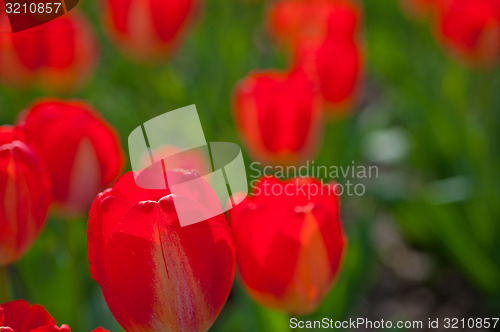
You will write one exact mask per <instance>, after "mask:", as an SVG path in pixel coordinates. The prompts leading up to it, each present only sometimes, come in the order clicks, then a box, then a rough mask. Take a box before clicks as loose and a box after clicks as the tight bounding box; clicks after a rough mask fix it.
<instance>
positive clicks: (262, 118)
mask: <svg viewBox="0 0 500 332" xmlns="http://www.w3.org/2000/svg"><path fill="white" fill-rule="evenodd" d="M316 90H317V89H316V88H315V84H314V83H313V82H312V81H311V80H310V79H308V77H307V76H306V75H305V74H304V73H302V72H299V71H297V72H294V73H293V74H287V73H282V72H278V71H271V70H268V71H261V72H252V73H250V74H249V75H248V76H247V77H245V78H244V79H243V80H241V81H240V82H239V83H238V85H237V86H236V88H235V91H234V103H233V117H234V120H235V123H236V127H237V129H238V131H239V134H240V136H241V138H242V140H243V142H244V144H245V146H246V147H247V149H248V151H249V153H250V154H251V156H252V157H253V158H254V159H256V160H258V161H261V162H264V163H266V164H275V165H289V164H298V163H301V162H303V161H305V160H307V158H310V157H313V156H314V154H315V152H316V150H317V146H318V141H319V138H320V137H321V135H322V133H323V123H322V121H321V119H322V111H321V105H320V100H319V96H318V93H317V91H316Z"/></svg>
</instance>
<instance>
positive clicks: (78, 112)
mask: <svg viewBox="0 0 500 332" xmlns="http://www.w3.org/2000/svg"><path fill="white" fill-rule="evenodd" d="M19 127H20V128H22V129H23V131H24V133H25V135H26V141H27V142H28V144H30V146H32V147H33V149H34V150H35V152H36V153H37V155H38V156H39V157H40V158H41V160H43V162H44V164H45V165H46V167H47V169H48V171H49V173H50V175H51V179H52V185H53V197H54V200H55V201H56V202H58V203H59V204H60V205H61V206H62V208H63V210H64V211H65V212H67V213H70V214H72V213H86V211H88V208H89V207H90V204H91V203H92V200H93V199H94V197H95V195H96V194H97V193H98V192H99V191H100V190H102V189H103V188H105V187H106V186H108V185H109V184H111V183H112V182H113V181H114V180H115V179H116V178H117V177H118V175H119V174H120V172H121V170H122V167H123V162H124V160H123V151H122V148H121V145H120V141H119V138H118V135H117V133H116V132H115V130H114V129H113V127H111V125H110V124H108V123H107V122H106V121H104V119H102V118H101V116H100V115H99V114H98V112H97V111H96V110H95V109H94V108H93V107H92V106H90V105H89V104H87V103H86V102H83V101H62V100H56V99H47V100H41V101H38V102H36V103H35V104H33V105H31V106H30V107H29V108H28V110H26V111H25V112H24V113H23V114H22V116H21V118H20V119H19Z"/></svg>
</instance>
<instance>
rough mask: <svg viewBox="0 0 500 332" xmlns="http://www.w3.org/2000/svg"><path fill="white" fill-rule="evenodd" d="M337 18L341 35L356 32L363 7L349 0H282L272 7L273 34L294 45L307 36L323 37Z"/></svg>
mask: <svg viewBox="0 0 500 332" xmlns="http://www.w3.org/2000/svg"><path fill="white" fill-rule="evenodd" d="M329 20H333V21H335V24H336V25H337V26H336V32H337V33H338V34H339V35H344V36H348V37H349V36H352V35H353V34H354V33H355V32H356V29H357V28H358V21H359V9H358V7H357V6H356V5H355V4H354V2H352V1H348V0H311V1H302V0H280V1H276V2H274V3H273V4H272V5H271V6H270V7H269V12H268V16H267V21H268V26H269V29H270V32H271V34H272V35H273V36H274V37H275V38H276V39H277V40H278V41H280V42H282V43H284V44H285V45H288V46H289V47H291V48H292V49H293V48H294V47H295V46H296V45H297V43H299V42H300V41H302V40H304V39H315V40H318V39H322V38H324V37H325V36H326V34H327V30H328V28H327V22H328V21H329Z"/></svg>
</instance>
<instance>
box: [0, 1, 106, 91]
mask: <svg viewBox="0 0 500 332" xmlns="http://www.w3.org/2000/svg"><path fill="white" fill-rule="evenodd" d="M0 31H2V33H0V80H2V81H4V82H5V83H6V84H9V85H16V86H31V85H37V86H40V87H42V88H44V89H48V90H50V91H59V92H68V91H72V90H74V89H76V88H78V87H79V86H81V85H82V84H83V83H84V82H85V81H86V80H87V79H88V78H89V77H90V76H91V75H92V73H93V70H94V68H95V66H96V64H97V58H98V52H97V48H98V45H97V40H96V37H95V34H94V31H93V30H92V27H91V24H90V22H89V21H88V20H87V18H86V17H85V16H83V14H80V13H78V12H74V10H73V11H72V12H71V14H66V15H64V16H62V17H59V18H57V19H55V20H52V21H50V22H48V23H45V24H42V25H39V26H37V27H34V28H31V29H28V30H25V31H21V32H16V33H12V32H10V31H11V29H10V26H9V22H8V19H7V17H6V16H5V15H2V17H1V18H0Z"/></svg>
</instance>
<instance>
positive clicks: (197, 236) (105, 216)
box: [87, 172, 235, 332]
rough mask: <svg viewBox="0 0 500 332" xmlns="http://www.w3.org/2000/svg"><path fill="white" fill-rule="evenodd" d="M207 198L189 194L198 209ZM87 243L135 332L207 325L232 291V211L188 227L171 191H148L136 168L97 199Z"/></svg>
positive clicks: (121, 317)
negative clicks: (229, 219)
mask: <svg viewBox="0 0 500 332" xmlns="http://www.w3.org/2000/svg"><path fill="white" fill-rule="evenodd" d="M185 175H188V174H184V173H179V176H185ZM201 196H203V193H199V195H198V196H196V197H194V196H193V197H185V199H186V200H192V205H193V207H195V206H197V205H198V204H199V203H198V202H197V199H199V198H200V197H201ZM193 211H195V209H194V210H193ZM198 212H199V211H198ZM87 242H88V256H89V263H90V271H91V275H92V278H93V279H94V280H95V281H97V282H98V283H99V285H100V286H101V289H102V292H103V295H104V299H105V300H106V302H107V304H108V306H109V308H110V310H111V312H112V314H113V315H114V317H115V318H116V320H117V321H118V322H119V323H120V324H121V326H122V327H123V328H124V329H125V330H127V331H129V332H134V331H206V330H208V329H209V328H210V326H211V325H212V324H213V322H214V321H215V319H216V317H217V315H218V314H219V312H220V310H221V309H222V307H223V305H224V303H225V301H226V299H227V297H228V295H229V292H230V290H231V285H232V282H233V277H234V269H235V251H234V244H233V238H232V235H231V230H230V229H229V226H228V224H227V221H226V219H225V217H224V215H223V214H222V215H219V216H217V217H214V218H212V219H209V220H206V221H203V222H200V223H197V224H193V225H189V226H186V227H180V224H179V221H178V217H177V213H176V211H175V207H174V203H173V199H172V195H170V191H169V190H153V189H142V188H140V187H138V186H137V185H136V183H135V181H134V175H133V173H132V172H129V173H126V174H125V175H123V176H122V177H121V178H120V179H119V180H118V182H117V183H116V184H115V185H114V186H113V188H111V189H108V190H106V191H104V192H103V193H101V194H99V195H98V196H97V198H96V199H95V200H94V203H93V204H92V208H91V210H90V215H89V222H88V228H87ZM124 290H126V291H124Z"/></svg>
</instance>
